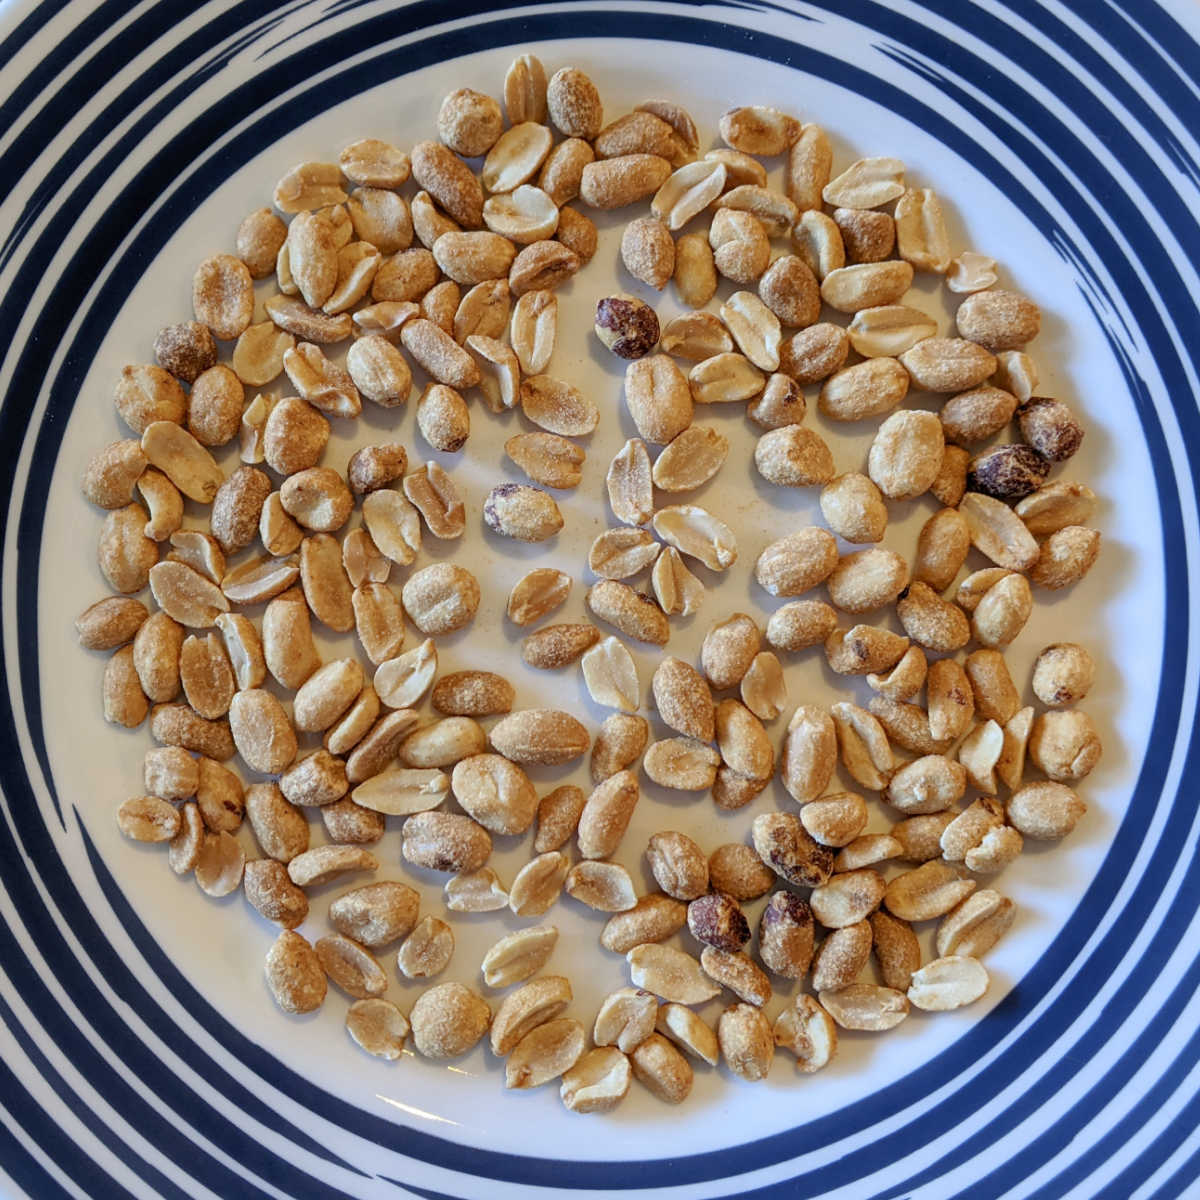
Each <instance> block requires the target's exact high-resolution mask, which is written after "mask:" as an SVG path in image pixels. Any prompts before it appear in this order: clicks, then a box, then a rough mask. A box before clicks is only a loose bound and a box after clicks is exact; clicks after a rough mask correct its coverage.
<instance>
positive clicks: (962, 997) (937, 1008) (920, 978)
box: [908, 955, 988, 1012]
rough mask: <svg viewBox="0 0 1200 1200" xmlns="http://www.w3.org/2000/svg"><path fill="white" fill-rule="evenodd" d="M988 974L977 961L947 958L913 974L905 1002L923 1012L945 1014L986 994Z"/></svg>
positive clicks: (953, 956) (928, 964) (965, 958)
mask: <svg viewBox="0 0 1200 1200" xmlns="http://www.w3.org/2000/svg"><path fill="white" fill-rule="evenodd" d="M987 987H988V975H987V971H985V970H984V968H983V965H982V963H980V962H979V961H978V960H977V959H974V958H968V957H965V956H961V955H951V956H948V957H946V958H939V959H935V960H934V961H933V962H931V963H927V964H926V965H925V966H923V967H922V968H921V969H920V970H919V971H914V972H913V977H912V983H911V984H910V985H909V988H908V998H909V1000H910V1001H911V1002H912V1003H913V1004H914V1005H915V1006H916V1007H917V1008H920V1009H924V1010H925V1011H926V1012H948V1011H949V1010H950V1009H953V1008H961V1007H962V1006H963V1005H964V1004H973V1003H974V1002H975V1001H976V1000H978V999H979V998H980V996H982V995H983V994H984V992H986V991H987Z"/></svg>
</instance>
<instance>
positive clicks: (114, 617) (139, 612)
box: [75, 596, 173, 694]
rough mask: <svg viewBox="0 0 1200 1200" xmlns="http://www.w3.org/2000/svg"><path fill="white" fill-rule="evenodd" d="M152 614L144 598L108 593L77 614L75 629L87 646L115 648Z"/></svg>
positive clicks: (127, 639)
mask: <svg viewBox="0 0 1200 1200" xmlns="http://www.w3.org/2000/svg"><path fill="white" fill-rule="evenodd" d="M149 615H150V614H149V613H148V611H147V609H146V606H145V605H144V604H143V603H142V602H141V601H140V600H134V599H132V598H131V597H128V596H106V597H105V598H104V599H103V600H97V601H96V603H95V604H92V605H89V606H88V607H87V608H85V609H84V610H83V612H82V613H80V614H79V616H78V617H76V618H75V632H76V633H77V634H78V635H79V644H80V645H81V646H82V647H83V648H84V649H85V650H114V649H116V648H117V647H118V646H122V645H124V644H125V643H126V642H128V641H129V640H130V639H131V638H133V637H134V636H135V635H136V634H137V632H138V630H139V629H140V628H141V627H142V625H143V624H144V623H145V622H146V619H147V617H148V616H149ZM172 694H173V693H172Z"/></svg>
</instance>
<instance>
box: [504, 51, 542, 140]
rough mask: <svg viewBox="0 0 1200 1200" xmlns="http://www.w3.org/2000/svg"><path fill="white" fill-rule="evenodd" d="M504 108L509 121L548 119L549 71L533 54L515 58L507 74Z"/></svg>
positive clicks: (512, 122)
mask: <svg viewBox="0 0 1200 1200" xmlns="http://www.w3.org/2000/svg"><path fill="white" fill-rule="evenodd" d="M504 108H505V111H506V112H507V113H508V119H509V122H510V123H511V124H513V125H519V124H520V123H521V122H522V121H545V119H546V71H545V68H544V67H543V66H542V64H541V62H540V61H539V60H538V59H537V58H536V57H535V56H534V55H532V54H521V55H518V57H516V58H514V59H513V61H512V63H511V64H510V65H509V68H508V71H507V73H506V74H505V76H504Z"/></svg>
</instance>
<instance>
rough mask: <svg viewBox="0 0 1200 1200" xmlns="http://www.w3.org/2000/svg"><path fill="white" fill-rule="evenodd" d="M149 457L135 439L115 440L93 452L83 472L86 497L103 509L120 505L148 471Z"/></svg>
mask: <svg viewBox="0 0 1200 1200" xmlns="http://www.w3.org/2000/svg"><path fill="white" fill-rule="evenodd" d="M147 462H148V460H147V458H146V455H145V453H144V452H143V451H142V444H141V442H139V441H138V440H137V439H136V438H126V439H125V440H124V441H120V442H112V443H110V444H109V445H107V446H105V447H104V448H103V449H102V450H100V451H98V452H97V453H96V454H94V455H93V456H92V457H91V458H90V459H89V460H88V465H87V467H86V468H85V469H84V472H83V481H82V485H81V486H82V489H83V494H84V496H86V497H87V499H89V500H90V501H91V502H92V503H93V504H95V505H98V506H99V507H100V508H121V507H122V506H123V505H126V504H129V503H131V502H132V500H133V489H134V486H135V485H136V484H137V483H138V480H139V479H140V478H141V475H142V473H143V472H144V471H145V470H146V466H147Z"/></svg>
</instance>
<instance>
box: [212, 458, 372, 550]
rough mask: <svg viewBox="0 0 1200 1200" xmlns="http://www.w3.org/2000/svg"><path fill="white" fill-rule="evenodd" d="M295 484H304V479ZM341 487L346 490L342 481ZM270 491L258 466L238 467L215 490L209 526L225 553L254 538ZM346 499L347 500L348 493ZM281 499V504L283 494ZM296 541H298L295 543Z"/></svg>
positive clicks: (291, 493)
mask: <svg viewBox="0 0 1200 1200" xmlns="http://www.w3.org/2000/svg"><path fill="white" fill-rule="evenodd" d="M328 474H329V475H332V476H333V478H334V479H335V480H337V481H338V483H340V482H341V481H340V478H339V477H338V475H337V473H336V472H328ZM315 478H316V479H317V480H322V479H323V478H324V476H321V475H318V476H316V477H315ZM290 482H291V481H290V479H288V480H284V487H285V488H286V487H287V485H288V483H290ZM297 486H300V487H303V480H302V482H301V484H300V485H297ZM342 489H343V490H345V485H344V484H343V485H342ZM294 492H295V489H294V488H293V491H292V492H290V493H289V496H290V495H294ZM271 494H272V492H271V480H270V479H269V478H268V476H267V475H266V473H265V472H263V471H260V470H258V468H257V467H249V466H242V467H238V469H237V470H236V471H234V472H233V474H232V475H230V476H229V478H228V479H226V480H225V482H224V483H222V484H221V486H220V487H219V488H218V489H217V492H216V495H215V497H214V498H213V506H212V514H211V516H210V518H209V526H210V528H211V529H212V532H213V536H214V537H215V538H216V540H217V544H218V545H219V546H220V547H221V549H222V550H223V551H224V552H225V553H226V554H233V553H236V552H237V551H238V550H244V549H245V548H246V547H247V546H249V545H250V543H251V542H253V541H254V538H255V535H256V534H257V533H258V532H259V525H260V523H261V520H262V512H263V505H264V504H265V503H266V501H267V498H268V497H269V496H270V495H271ZM347 499H349V497H348V496H347ZM280 502H281V505H282V495H281V496H280ZM349 507H350V505H349V504H347V506H346V512H347V514H348V513H349ZM288 515H291V514H290V513H289V514H288ZM343 520H344V518H343ZM298 544H299V542H297V545H298ZM294 548H295V547H293V549H294Z"/></svg>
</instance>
